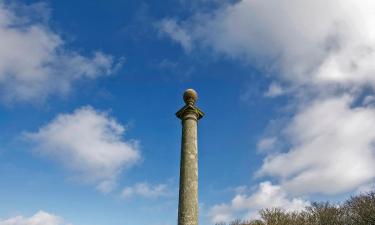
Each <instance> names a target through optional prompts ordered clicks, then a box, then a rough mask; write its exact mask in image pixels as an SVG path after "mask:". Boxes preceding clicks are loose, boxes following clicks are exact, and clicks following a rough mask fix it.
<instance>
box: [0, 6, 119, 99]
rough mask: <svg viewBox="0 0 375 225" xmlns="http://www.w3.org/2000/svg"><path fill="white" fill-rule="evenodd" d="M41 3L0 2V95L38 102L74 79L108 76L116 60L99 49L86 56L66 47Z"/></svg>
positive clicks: (60, 91) (62, 92)
mask: <svg viewBox="0 0 375 225" xmlns="http://www.w3.org/2000/svg"><path fill="white" fill-rule="evenodd" d="M48 19H49V10H48V8H47V7H46V6H45V5H43V4H34V5H17V4H15V3H12V4H6V3H4V2H3V1H1V2H0V100H2V101H3V102H6V103H11V102H15V101H18V102H35V101H36V102H38V101H39V102H41V101H44V100H45V99H47V98H48V97H49V96H51V95H66V94H68V93H69V92H70V91H71V89H72V86H73V84H74V82H75V81H78V80H81V79H95V78H98V77H101V76H108V75H110V74H112V73H113V72H114V70H116V69H117V68H118V67H119V66H121V63H119V64H117V65H115V62H114V59H113V57H112V56H110V55H106V54H104V53H102V52H100V51H97V52H94V53H93V54H92V55H91V56H90V57H87V56H84V55H82V54H81V53H79V52H78V51H74V50H72V49H70V48H68V47H67V44H66V42H65V41H64V40H63V39H62V37H61V36H60V35H59V34H57V33H56V32H54V30H53V28H51V27H50V26H49V24H48Z"/></svg>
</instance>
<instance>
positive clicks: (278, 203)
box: [209, 181, 309, 223]
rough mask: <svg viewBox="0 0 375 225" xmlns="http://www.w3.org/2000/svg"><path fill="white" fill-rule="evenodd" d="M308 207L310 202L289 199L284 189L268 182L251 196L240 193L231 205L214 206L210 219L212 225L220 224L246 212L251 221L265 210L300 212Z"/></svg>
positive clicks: (261, 185) (261, 184)
mask: <svg viewBox="0 0 375 225" xmlns="http://www.w3.org/2000/svg"><path fill="white" fill-rule="evenodd" d="M308 205H309V202H307V201H305V200H304V199H302V198H289V197H288V195H287V193H286V192H285V191H284V190H283V189H282V187H280V186H278V185H273V184H272V183H271V182H269V181H266V182H262V183H260V184H259V186H258V187H257V190H256V191H255V192H254V193H252V194H250V195H246V194H244V193H239V194H237V195H236V196H235V197H234V198H233V199H232V201H231V203H230V204H224V203H223V204H219V205H214V206H213V207H211V209H210V211H209V217H210V220H211V222H212V223H220V222H228V221H231V220H233V219H234V218H236V215H238V213H243V212H244V213H245V217H246V218H247V219H249V218H257V217H259V215H258V211H259V210H260V209H263V208H282V209H285V210H286V211H296V210H297V211H298V210H303V209H304V208H305V207H306V206H308Z"/></svg>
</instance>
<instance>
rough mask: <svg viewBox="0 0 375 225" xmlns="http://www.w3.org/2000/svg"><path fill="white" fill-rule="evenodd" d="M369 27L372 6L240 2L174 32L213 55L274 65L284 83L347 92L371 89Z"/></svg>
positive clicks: (293, 0) (372, 34)
mask: <svg viewBox="0 0 375 225" xmlns="http://www.w3.org/2000/svg"><path fill="white" fill-rule="evenodd" d="M317 15H319V16H317ZM177 24H180V26H178V27H176V25H177ZM374 26H375V2H374V1H372V0H364V1H361V2H360V3H359V2H358V1H356V0H330V1H324V0H317V1H307V0H305V1H300V0H281V1H280V0H242V1H239V2H236V3H234V4H227V5H224V6H223V7H221V8H220V9H218V10H216V11H215V12H213V13H208V14H207V13H206V14H197V15H196V16H195V17H193V18H191V19H188V20H186V21H183V22H178V23H176V22H175V23H174V30H178V31H179V32H181V33H184V34H187V35H188V37H186V38H185V39H188V40H191V42H193V43H197V44H200V45H201V46H206V47H209V48H211V49H212V50H214V52H218V53H223V54H225V55H229V56H231V57H237V58H241V59H245V60H250V62H254V61H257V62H259V61H260V62H263V66H267V67H269V66H270V64H271V66H274V65H272V64H275V65H277V66H276V67H275V68H278V69H279V70H280V71H282V73H278V74H280V75H281V76H282V79H285V80H286V81H288V82H291V83H294V84H295V83H297V84H308V85H310V84H311V83H313V84H315V85H323V84H332V83H333V84H339V85H341V86H342V87H345V88H347V87H351V85H353V84H357V85H366V84H371V85H373V86H375V76H373V74H374V72H375V65H374V63H373V62H374V60H375V30H374V29H373V27H374ZM166 33H168V32H166ZM171 37H172V39H173V40H174V41H177V42H180V43H181V44H182V46H184V44H183V42H182V41H181V40H179V39H175V38H173V35H172V36H171ZM189 46H194V45H189ZM260 59H263V60H265V61H263V60H260Z"/></svg>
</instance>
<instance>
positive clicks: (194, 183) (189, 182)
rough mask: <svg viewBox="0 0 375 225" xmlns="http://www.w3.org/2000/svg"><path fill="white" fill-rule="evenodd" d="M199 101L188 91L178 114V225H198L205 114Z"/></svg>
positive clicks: (196, 96) (193, 92)
mask: <svg viewBox="0 0 375 225" xmlns="http://www.w3.org/2000/svg"><path fill="white" fill-rule="evenodd" d="M197 99H198V95H197V93H196V92H195V91H194V90H193V89H187V90H186V91H185V93H184V101H185V106H184V107H182V109H180V110H179V111H178V112H177V113H176V116H177V117H178V118H180V119H181V120H182V142H181V162H180V191H179V202H178V225H198V146H197V123H198V120H199V119H201V118H202V117H203V115H204V113H203V112H202V111H201V110H200V109H198V107H196V106H195V102H196V101H197Z"/></svg>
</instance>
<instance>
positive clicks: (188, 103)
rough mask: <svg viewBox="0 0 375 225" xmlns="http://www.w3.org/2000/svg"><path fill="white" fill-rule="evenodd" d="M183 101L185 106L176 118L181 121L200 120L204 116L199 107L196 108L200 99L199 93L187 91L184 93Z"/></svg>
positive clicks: (191, 90)
mask: <svg viewBox="0 0 375 225" xmlns="http://www.w3.org/2000/svg"><path fill="white" fill-rule="evenodd" d="M183 99H184V102H185V106H184V107H182V108H181V109H180V110H178V112H177V113H176V116H177V117H178V118H179V119H181V120H185V119H188V118H193V119H195V120H200V119H201V118H202V117H203V116H204V113H203V112H202V111H201V110H200V109H199V108H198V107H197V106H195V102H196V101H197V99H198V94H197V92H196V91H195V90H193V89H187V90H186V91H185V92H184V95H183Z"/></svg>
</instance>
